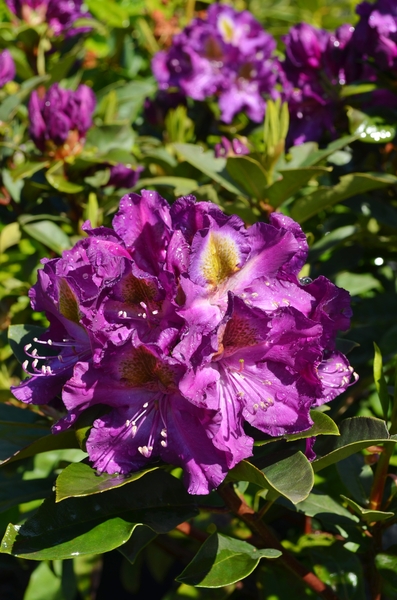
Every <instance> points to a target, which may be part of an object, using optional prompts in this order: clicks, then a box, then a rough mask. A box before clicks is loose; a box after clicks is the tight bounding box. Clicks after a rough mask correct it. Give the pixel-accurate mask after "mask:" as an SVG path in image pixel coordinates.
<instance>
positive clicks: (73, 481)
mask: <svg viewBox="0 0 397 600" xmlns="http://www.w3.org/2000/svg"><path fill="white" fill-rule="evenodd" d="M156 469H158V467H150V468H148V469H144V470H143V471H137V472H136V473H131V475H108V474H107V473H103V474H102V475H98V473H97V472H96V471H95V469H92V468H91V467H90V466H89V465H86V464H84V463H72V464H70V465H68V466H67V467H66V468H65V469H64V470H63V471H62V473H61V474H60V475H59V477H58V479H57V481H56V502H61V500H65V499H66V498H73V497H79V496H90V495H92V494H100V493H102V492H106V491H109V490H112V489H115V488H118V487H121V486H123V485H126V484H128V483H132V482H133V481H136V480H137V479H140V478H141V477H143V476H144V475H146V474H147V473H150V472H151V471H154V470H156Z"/></svg>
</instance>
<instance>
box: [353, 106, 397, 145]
mask: <svg viewBox="0 0 397 600" xmlns="http://www.w3.org/2000/svg"><path fill="white" fill-rule="evenodd" d="M347 117H348V119H349V126H350V132H351V133H352V134H353V135H357V136H358V139H359V140H360V142H366V143H370V144H385V143H386V142H391V141H392V140H393V139H394V138H395V136H396V127H395V125H392V124H390V123H385V120H384V119H383V118H382V117H380V116H378V115H377V116H370V115H367V114H366V113H363V112H361V111H360V110H357V109H355V108H352V107H351V106H349V107H348V110H347Z"/></svg>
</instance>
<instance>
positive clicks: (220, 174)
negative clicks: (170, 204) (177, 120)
mask: <svg viewBox="0 0 397 600" xmlns="http://www.w3.org/2000/svg"><path fill="white" fill-rule="evenodd" d="M172 145H173V147H174V148H175V150H176V151H177V152H178V153H179V154H180V155H181V156H182V157H183V158H184V159H185V160H186V161H187V162H188V163H190V164H191V165H193V167H195V168H196V169H198V170H199V171H201V172H202V173H204V174H205V175H207V176H208V177H210V178H211V179H213V180H214V181H216V182H217V183H219V184H220V185H222V186H223V187H224V188H225V189H226V190H228V191H229V192H232V194H238V195H240V194H241V193H244V192H243V191H242V190H241V189H239V188H238V187H236V186H235V185H234V184H233V183H232V182H231V181H230V179H228V178H226V176H227V172H226V169H225V167H226V159H225V158H215V155H214V152H213V150H207V152H204V150H203V149H202V148H201V146H196V145H194V144H172Z"/></svg>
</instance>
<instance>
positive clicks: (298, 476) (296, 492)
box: [227, 452, 314, 504]
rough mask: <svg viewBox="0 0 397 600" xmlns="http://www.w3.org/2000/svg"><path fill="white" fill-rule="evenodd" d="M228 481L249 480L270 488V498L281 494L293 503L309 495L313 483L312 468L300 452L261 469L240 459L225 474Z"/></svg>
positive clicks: (263, 487) (261, 486)
mask: <svg viewBox="0 0 397 600" xmlns="http://www.w3.org/2000/svg"><path fill="white" fill-rule="evenodd" d="M227 480H228V481H249V482H250V483H254V484H255V485H258V486H259V487H260V488H262V489H267V490H270V494H271V497H272V498H277V497H278V496H283V497H284V498H286V499H287V500H290V501H291V502H292V503H293V504H296V503H297V502H301V501H302V500H304V499H305V498H307V496H308V495H309V493H310V491H311V489H312V487H313V483H314V476H313V469H312V467H311V465H310V463H309V461H308V460H307V458H306V456H305V455H304V454H302V452H296V453H295V454H293V455H292V456H289V457H288V458H285V459H283V460H280V461H279V462H277V463H274V464H273V465H270V466H269V467H266V468H265V469H263V470H262V471H260V470H259V469H257V468H256V467H254V465H252V464H251V463H249V462H248V461H245V460H243V461H241V462H240V463H239V464H238V465H236V466H235V467H234V468H233V469H232V470H231V471H229V474H228V476H227Z"/></svg>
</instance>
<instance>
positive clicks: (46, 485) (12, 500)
mask: <svg viewBox="0 0 397 600" xmlns="http://www.w3.org/2000/svg"><path fill="white" fill-rule="evenodd" d="M53 485H54V479H53V478H52V477H51V478H47V479H28V480H23V479H21V480H16V481H15V480H13V481H7V480H5V481H2V482H1V483H0V512H4V511H6V510H8V509H9V508H11V507H13V506H18V504H21V503H23V502H31V501H32V500H40V499H41V498H47V496H49V495H50V494H51V493H52V487H53Z"/></svg>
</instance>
